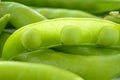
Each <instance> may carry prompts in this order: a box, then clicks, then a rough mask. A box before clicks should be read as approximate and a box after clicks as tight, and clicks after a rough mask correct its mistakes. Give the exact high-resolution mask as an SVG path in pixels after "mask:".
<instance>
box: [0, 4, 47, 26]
mask: <svg viewBox="0 0 120 80" xmlns="http://www.w3.org/2000/svg"><path fill="white" fill-rule="evenodd" d="M0 6H1V10H0V11H1V12H0V15H4V14H7V13H9V14H10V15H11V17H10V23H11V24H12V25H13V26H15V27H16V28H20V27H22V26H25V25H27V24H30V23H34V22H39V21H41V20H45V19H46V18H45V17H44V16H42V15H41V14H39V13H38V12H37V11H35V10H33V9H31V8H30V7H27V6H25V5H23V4H20V3H15V2H1V3H0Z"/></svg>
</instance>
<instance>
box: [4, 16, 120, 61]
mask: <svg viewBox="0 0 120 80" xmlns="http://www.w3.org/2000/svg"><path fill="white" fill-rule="evenodd" d="M119 32H120V25H119V24H117V23H114V22H111V21H107V20H100V19H93V18H63V19H53V20H47V21H42V22H38V23H34V24H30V25H27V26H24V27H23V28H21V29H19V30H17V31H16V32H15V33H13V34H12V35H11V36H10V38H9V39H8V40H7V42H6V43H5V46H4V49H3V54H2V57H3V59H10V58H12V57H14V56H16V55H18V54H21V53H24V52H28V51H35V50H38V49H41V48H52V47H55V46H59V45H96V47H97V46H102V47H114V46H118V47H119V44H120V39H119V38H120V37H119ZM69 35H70V36H69ZM102 35H103V36H102ZM112 38H113V39H112ZM16 44H17V45H16Z"/></svg>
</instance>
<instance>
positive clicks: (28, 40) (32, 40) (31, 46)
mask: <svg viewBox="0 0 120 80" xmlns="http://www.w3.org/2000/svg"><path fill="white" fill-rule="evenodd" d="M21 42H22V44H23V46H24V47H25V48H26V49H27V50H36V49H38V48H39V47H40V46H41V37H40V33H39V32H38V31H37V30H34V29H29V30H27V31H25V32H24V33H23V35H22V37H21Z"/></svg>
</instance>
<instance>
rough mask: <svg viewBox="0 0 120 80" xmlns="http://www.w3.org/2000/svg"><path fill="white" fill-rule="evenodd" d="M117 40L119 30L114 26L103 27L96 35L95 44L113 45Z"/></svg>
mask: <svg viewBox="0 0 120 80" xmlns="http://www.w3.org/2000/svg"><path fill="white" fill-rule="evenodd" d="M118 41H119V31H118V30H117V29H116V28H114V27H104V28H103V29H102V30H101V31H100V34H99V35H98V40H97V42H96V44H98V45H103V46H110V45H115V44H116V43H117V42H118Z"/></svg>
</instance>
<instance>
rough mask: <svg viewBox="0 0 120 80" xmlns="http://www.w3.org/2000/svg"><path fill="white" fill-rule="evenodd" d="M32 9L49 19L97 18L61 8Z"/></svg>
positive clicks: (79, 11)
mask: <svg viewBox="0 0 120 80" xmlns="http://www.w3.org/2000/svg"><path fill="white" fill-rule="evenodd" d="M34 9H35V10H36V11H37V12H39V13H40V14H42V15H44V16H45V17H47V18H49V19H52V18H63V17H77V18H79V17H80V18H82V17H85V18H97V16H95V15H92V14H90V13H87V12H84V11H81V10H72V9H62V8H34Z"/></svg>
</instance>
